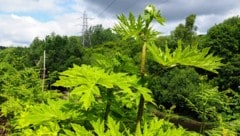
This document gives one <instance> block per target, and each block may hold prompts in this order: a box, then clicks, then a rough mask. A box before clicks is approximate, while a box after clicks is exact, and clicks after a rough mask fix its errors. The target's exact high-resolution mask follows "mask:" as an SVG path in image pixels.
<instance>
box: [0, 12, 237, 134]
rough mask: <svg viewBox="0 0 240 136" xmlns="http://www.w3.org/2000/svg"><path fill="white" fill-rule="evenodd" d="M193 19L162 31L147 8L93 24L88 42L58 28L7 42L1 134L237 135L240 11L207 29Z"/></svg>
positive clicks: (0, 76)
mask: <svg viewBox="0 0 240 136" xmlns="http://www.w3.org/2000/svg"><path fill="white" fill-rule="evenodd" d="M195 18H196V15H194V14H192V15H189V16H188V17H186V19H185V24H179V25H178V26H177V27H176V28H175V30H173V31H172V32H171V34H170V35H168V36H161V35H158V33H156V31H155V30H153V29H152V28H151V27H150V26H151V25H150V23H151V21H152V20H153V19H155V20H156V22H158V23H159V24H162V23H164V19H163V18H162V17H161V15H160V13H159V12H157V11H155V9H154V11H153V12H151V11H147V10H145V12H144V16H141V15H139V17H138V18H134V16H132V15H131V14H129V17H126V16H125V15H120V16H118V19H119V24H117V25H116V26H115V27H114V28H113V29H111V28H103V27H102V25H97V26H93V27H90V28H89V29H88V30H87V32H86V33H88V34H90V40H88V42H85V43H83V42H82V39H83V37H82V36H70V37H68V36H60V35H58V34H55V33H52V34H51V35H49V36H46V37H45V39H39V38H37V37H36V38H35V39H34V40H33V41H32V43H31V45H30V46H29V47H25V48H23V47H1V48H0V105H1V106H0V117H1V118H0V120H1V124H0V126H1V127H0V135H26V136H28V135H29V136H31V135H51V136H52V135H53V136H54V135H68V136H69V135H70V136H75V135H99V136H102V135H114V136H115V135H144V136H151V135H153V136H154V135H168V136H172V135H216V136H218V135H219V136H235V135H240V95H239V93H240V18H239V17H238V16H236V17H232V18H229V19H227V20H225V21H224V22H222V23H220V24H216V25H215V26H213V27H212V28H210V29H209V30H208V32H207V34H205V35H197V33H196V30H197V26H195ZM166 23H167V22H166ZM162 27H164V26H162ZM123 30H126V31H123ZM132 30H134V31H132ZM127 34H129V35H130V36H129V37H127ZM135 35H136V36H135ZM131 36H132V37H131ZM154 36H155V37H156V38H153V37H154ZM89 41H91V42H89ZM153 42H154V44H153ZM145 43H146V45H147V47H146V48H147V50H146V52H145V54H146V56H145V57H146V58H145V59H144V62H143V49H144V45H145ZM83 44H84V46H83ZM44 51H46V58H45V65H46V69H44V68H43V63H44V56H43V52H44ZM178 53H179V54H180V53H182V54H181V55H182V56H181V55H180V56H181V57H182V58H181V57H179V58H177V57H178V56H177V55H176V54H178ZM170 54H172V56H171V55H170ZM191 56H192V57H191ZM174 57H175V58H174ZM159 58H161V59H159ZM183 58H185V59H183ZM174 59H179V60H180V59H181V61H177V60H176V61H174ZM173 62H174V63H173ZM190 62H191V64H189V63H190ZM202 62H203V63H202ZM143 63H144V67H142V66H143ZM143 69H144V71H143ZM44 72H45V73H46V76H45V75H43V73H44ZM43 77H45V79H43ZM43 80H44V82H43ZM142 99H143V101H141V100H142ZM141 103H142V104H143V105H142V108H143V111H144V112H143V113H142V117H141V118H140V119H139V118H138V117H139V114H140V115H141V113H139V112H140V110H139V109H141V106H140V105H141Z"/></svg>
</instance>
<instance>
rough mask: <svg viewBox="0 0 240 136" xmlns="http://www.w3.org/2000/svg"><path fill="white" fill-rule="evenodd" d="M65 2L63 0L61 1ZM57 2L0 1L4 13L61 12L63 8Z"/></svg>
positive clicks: (43, 0)
mask: <svg viewBox="0 0 240 136" xmlns="http://www.w3.org/2000/svg"><path fill="white" fill-rule="evenodd" d="M60 1H63V0H60ZM57 2H59V1H56V0H0V3H1V4H0V11H2V12H33V11H34V12H37V11H47V12H54V13H56V12H61V11H63V9H64V8H63V7H60V6H58V5H57V4H58V3H57Z"/></svg>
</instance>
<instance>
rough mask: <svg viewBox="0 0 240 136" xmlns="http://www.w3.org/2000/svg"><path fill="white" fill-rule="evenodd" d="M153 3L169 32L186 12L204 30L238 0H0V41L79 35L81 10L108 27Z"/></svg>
mask: <svg viewBox="0 0 240 136" xmlns="http://www.w3.org/2000/svg"><path fill="white" fill-rule="evenodd" d="M149 3H151V4H154V5H156V7H157V8H158V9H160V10H161V12H162V15H163V16H164V17H165V18H166V19H167V22H166V24H165V25H164V26H158V25H154V26H153V27H155V28H156V29H158V30H159V31H161V32H163V34H169V33H170V31H172V30H174V28H175V27H176V26H177V25H178V24H179V23H184V19H185V18H186V17H187V16H188V15H190V14H196V15H197V19H196V25H197V27H198V30H197V32H198V33H206V32H207V30H208V29H209V28H210V27H211V26H213V25H214V24H217V23H220V22H222V21H223V20H225V19H227V18H229V17H232V16H236V15H240V2H239V0H211V1H209V0H201V1H199V0H0V45H1V46H29V44H30V43H31V42H32V40H33V39H34V38H35V37H39V38H41V39H43V38H45V36H46V35H49V34H51V33H52V32H55V33H56V34H60V35H68V36H71V35H80V32H81V29H82V28H81V24H82V20H81V17H82V14H83V12H84V11H86V13H87V14H88V17H91V18H92V19H89V20H88V25H89V26H94V25H98V24H102V25H103V26H104V27H106V28H107V27H112V26H113V25H114V23H116V22H117V20H116V15H119V14H121V13H124V14H128V12H130V11H131V12H133V13H134V14H136V15H137V14H139V13H141V12H142V11H143V9H144V7H145V6H146V5H147V4H149Z"/></svg>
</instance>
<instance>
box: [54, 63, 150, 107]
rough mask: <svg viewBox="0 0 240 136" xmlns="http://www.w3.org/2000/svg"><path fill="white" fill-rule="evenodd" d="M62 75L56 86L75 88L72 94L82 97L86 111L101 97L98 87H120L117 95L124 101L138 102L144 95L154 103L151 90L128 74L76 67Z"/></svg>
mask: <svg viewBox="0 0 240 136" xmlns="http://www.w3.org/2000/svg"><path fill="white" fill-rule="evenodd" d="M60 75H61V76H60V77H59V78H60V80H58V81H57V82H56V83H54V85H55V86H64V87H69V88H73V90H72V91H71V93H70V94H71V95H78V96H80V99H79V102H80V103H82V108H83V109H85V110H87V109H88V108H89V107H90V106H91V105H92V104H94V103H95V101H96V97H101V92H100V88H99V87H98V85H100V86H102V87H105V88H107V89H111V88H115V87H118V88H119V90H118V91H117V92H115V94H116V95H117V94H121V96H122V99H123V98H125V99H133V100H134V99H136V100H138V99H139V97H140V95H141V94H142V95H143V96H144V98H145V99H146V101H149V102H152V98H151V96H150V94H149V93H150V90H148V89H147V88H144V87H141V86H140V85H138V84H137V82H138V81H139V79H138V78H137V77H136V76H128V75H127V74H126V73H113V72H112V73H109V74H108V73H105V71H104V70H103V69H101V68H98V67H91V66H87V65H82V66H81V67H79V66H77V65H74V66H73V68H70V69H69V70H67V71H64V72H62V73H61V74H60ZM131 87H133V88H135V89H136V90H135V91H136V92H135V93H134V92H133V91H132V90H131ZM101 91H102V90H101ZM125 105H126V106H127V107H131V106H132V104H131V103H125ZM133 105H134V104H133Z"/></svg>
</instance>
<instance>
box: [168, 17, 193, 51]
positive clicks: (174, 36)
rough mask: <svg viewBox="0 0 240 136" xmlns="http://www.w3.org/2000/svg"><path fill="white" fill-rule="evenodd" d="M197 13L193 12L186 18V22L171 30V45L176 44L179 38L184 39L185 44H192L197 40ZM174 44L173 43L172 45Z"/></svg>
mask: <svg viewBox="0 0 240 136" xmlns="http://www.w3.org/2000/svg"><path fill="white" fill-rule="evenodd" d="M195 19H196V15H195V14H191V15H189V16H188V17H187V18H186V19H185V24H179V25H178V26H177V27H176V28H175V30H174V31H172V32H171V39H170V46H171V47H172V46H176V45H177V41H178V40H182V41H183V43H184V45H191V44H193V43H195V42H196V37H197V36H196V30H197V27H196V26H194V24H195ZM172 44H173V45H172Z"/></svg>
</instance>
